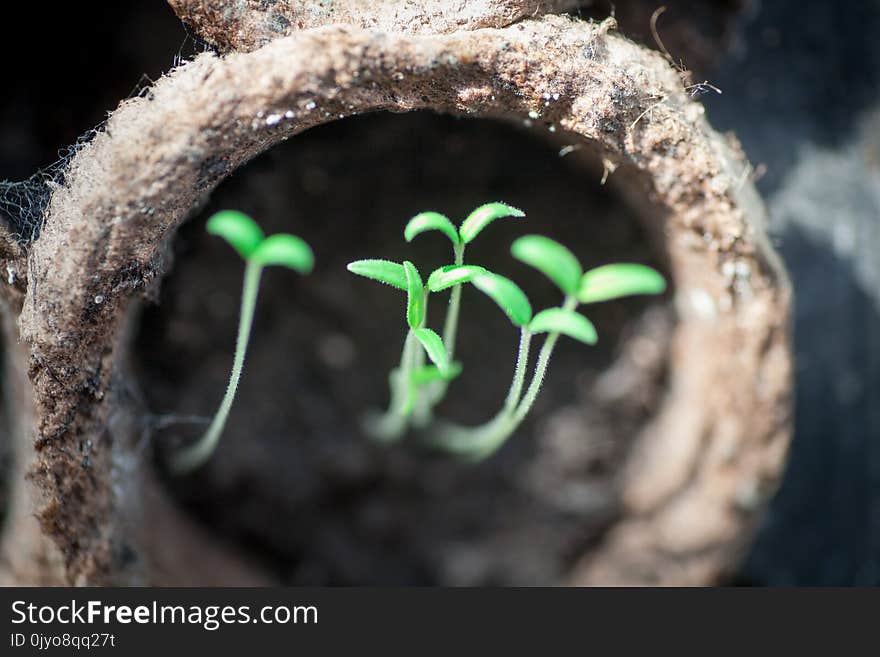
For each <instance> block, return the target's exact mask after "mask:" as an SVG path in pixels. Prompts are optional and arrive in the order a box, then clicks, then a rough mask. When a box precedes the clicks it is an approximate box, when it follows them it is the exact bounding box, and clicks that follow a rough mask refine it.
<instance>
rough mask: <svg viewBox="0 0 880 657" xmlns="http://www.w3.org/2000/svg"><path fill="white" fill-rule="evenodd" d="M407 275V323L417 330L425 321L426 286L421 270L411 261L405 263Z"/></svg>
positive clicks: (404, 268) (404, 267)
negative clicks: (423, 282)
mask: <svg viewBox="0 0 880 657" xmlns="http://www.w3.org/2000/svg"><path fill="white" fill-rule="evenodd" d="M403 270H404V272H405V273H406V296H407V300H406V321H407V322H408V323H409V325H410V328H414V329H417V328H418V327H420V326H421V325H422V322H424V320H425V286H424V285H423V284H422V277H421V276H419V270H418V269H416V266H415V265H414V264H413V263H411V262H410V261H409V260H407V261H405V262H404V263H403Z"/></svg>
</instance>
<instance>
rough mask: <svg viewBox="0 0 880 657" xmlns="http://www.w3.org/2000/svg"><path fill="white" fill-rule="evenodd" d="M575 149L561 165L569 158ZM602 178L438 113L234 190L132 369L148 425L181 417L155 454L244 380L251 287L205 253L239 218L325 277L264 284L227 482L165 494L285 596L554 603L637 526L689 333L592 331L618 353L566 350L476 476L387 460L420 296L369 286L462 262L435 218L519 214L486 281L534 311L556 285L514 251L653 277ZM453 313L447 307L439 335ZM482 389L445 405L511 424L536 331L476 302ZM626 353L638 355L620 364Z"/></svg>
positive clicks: (351, 135)
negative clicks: (376, 266) (232, 213)
mask: <svg viewBox="0 0 880 657" xmlns="http://www.w3.org/2000/svg"><path fill="white" fill-rule="evenodd" d="M565 152H566V151H562V153H563V154H564V153H565ZM599 179H600V175H599V174H596V173H595V172H594V171H591V172H590V173H589V174H585V170H584V168H583V164H582V163H578V162H577V161H576V160H575V159H574V158H572V157H567V156H565V157H563V156H561V155H560V151H559V149H558V147H551V146H548V143H547V142H546V141H545V140H543V139H539V138H538V137H536V136H534V135H532V134H530V133H524V132H522V131H519V130H517V129H514V128H512V127H510V126H508V125H505V124H500V123H494V122H488V121H465V120H458V119H454V118H449V117H440V116H435V115H431V114H426V113H417V114H409V115H404V116H391V115H386V114H381V115H372V116H366V117H359V118H355V119H350V120H346V121H340V122H336V123H334V124H332V125H327V126H324V127H321V128H318V129H314V130H311V131H309V132H307V133H306V134H303V135H300V136H298V137H297V138H296V139H295V140H292V141H291V142H290V143H288V144H286V145H284V146H282V147H280V148H276V149H273V150H272V151H271V152H269V153H267V154H265V155H264V156H261V157H260V158H258V159H257V160H255V161H254V162H252V163H250V164H249V165H248V166H246V167H245V168H243V169H242V170H240V171H238V172H237V173H236V174H235V175H234V176H232V177H231V178H230V179H228V180H227V181H225V182H224V183H223V184H222V185H221V186H220V188H218V190H217V191H216V193H215V194H214V195H213V197H212V199H211V202H210V203H209V205H208V207H206V208H204V210H203V211H202V212H201V213H200V214H199V215H198V216H197V217H195V218H194V219H193V220H192V221H190V222H188V223H187V224H186V225H185V226H183V227H182V228H181V230H180V232H179V235H178V237H177V240H176V242H175V245H174V253H175V264H174V269H173V271H172V272H171V273H170V274H169V276H168V277H167V279H166V280H165V281H164V283H163V287H162V289H161V293H160V299H159V301H160V303H159V304H158V305H153V306H150V307H148V308H146V309H145V311H144V315H143V318H142V322H141V325H140V331H139V334H138V336H137V338H136V344H135V348H134V352H135V363H136V369H137V372H138V375H139V379H140V381H141V384H142V387H143V393H144V396H145V398H146V400H147V403H148V406H149V408H150V409H151V411H152V412H153V413H156V414H157V415H161V416H165V420H166V422H165V424H166V425H167V427H166V428H165V429H163V430H162V431H161V432H157V433H155V434H154V440H156V441H157V442H158V443H163V442H164V443H171V442H173V441H179V440H191V439H194V438H196V437H197V435H198V433H199V431H200V427H198V426H193V425H186V424H183V423H178V424H175V423H174V419H175V418H186V417H187V416H210V415H211V414H212V413H213V412H214V411H215V410H216V407H217V405H218V403H219V400H220V397H221V396H222V394H223V390H224V388H225V385H226V380H227V377H228V375H229V369H230V367H231V361H232V352H233V346H234V340H235V331H236V326H237V321H238V304H239V295H240V287H241V278H242V270H243V266H242V263H241V261H240V259H238V258H237V256H236V255H235V254H234V252H233V251H232V250H231V249H229V247H228V246H227V245H226V244H225V243H223V242H222V241H221V240H218V239H216V238H213V237H211V236H209V235H207V234H206V233H205V231H204V222H205V220H206V218H207V217H208V216H209V215H210V214H211V213H212V212H214V211H216V210H218V209H221V208H235V209H240V210H243V211H245V212H248V213H250V214H251V215H252V216H254V217H255V218H256V219H257V221H258V222H260V223H261V224H262V225H263V227H264V229H266V231H267V233H273V232H278V231H285V232H293V233H296V234H299V235H301V236H302V237H303V238H305V239H306V240H307V241H308V242H309V243H310V244H311V245H312V247H313V248H314V251H315V253H316V257H317V265H316V269H315V271H314V273H313V274H312V275H310V276H308V277H300V276H298V275H296V274H294V273H293V272H290V271H287V270H284V269H281V268H275V269H268V270H266V272H265V274H264V278H263V281H262V284H261V289H260V299H259V303H258V307H257V316H256V321H255V325H254V329H253V332H252V335H251V343H250V348H249V352H248V358H247V362H246V364H245V371H244V376H243V378H242V381H241V384H240V388H239V392H238V396H237V399H236V402H235V405H234V407H233V411H232V413H231V416H230V418H229V422H228V424H227V427H226V431H225V433H224V435H223V437H222V439H221V442H220V445H219V448H218V450H217V452H216V453H215V454H214V456H213V457H212V460H211V461H210V463H209V464H208V465H207V466H206V467H205V468H203V469H202V470H201V471H200V472H198V473H197V474H196V475H194V476H192V477H189V478H185V479H168V485H169V487H170V488H171V490H172V491H173V493H174V495H175V496H176V497H177V498H178V500H179V501H180V503H181V504H183V505H185V506H186V507H187V508H188V509H190V511H191V512H192V514H194V515H195V516H196V517H197V518H199V519H200V520H201V521H202V522H203V523H204V524H206V525H208V526H210V527H211V528H212V529H214V530H215V531H216V532H217V533H218V534H220V535H223V536H225V537H226V538H228V539H232V540H234V541H235V542H237V543H238V544H239V545H240V546H241V547H242V549H243V550H245V551H246V552H247V553H248V554H249V555H250V556H251V557H252V558H257V559H259V560H261V561H262V562H263V563H264V565H266V566H267V567H268V568H270V569H271V570H272V571H273V572H274V573H275V574H276V575H277V577H278V580H279V582H281V583H285V584H552V583H554V582H558V581H561V580H562V579H564V577H565V575H566V573H567V572H568V571H569V569H570V567H571V566H572V564H573V562H574V561H575V560H577V559H578V557H579V556H581V555H582V554H583V553H584V551H585V550H586V549H587V548H588V546H589V545H590V544H591V542H593V541H595V540H596V539H597V537H598V536H600V535H601V532H602V531H603V529H604V528H606V527H607V525H608V523H609V522H610V521H611V520H612V519H613V518H614V516H615V513H616V511H617V500H616V492H615V475H616V473H617V471H618V469H619V466H620V463H621V461H622V460H623V458H624V457H625V454H626V451H627V449H628V447H629V445H630V442H631V439H632V438H634V437H635V435H636V433H637V432H638V430H639V428H640V427H641V426H642V425H643V424H644V422H645V421H646V419H647V417H648V416H649V415H650V413H651V410H652V408H653V407H654V406H655V404H656V402H657V399H658V397H659V392H660V390H661V389H662V386H663V377H664V374H665V362H666V346H667V341H668V336H669V333H670V330H669V329H670V323H671V319H670V317H671V314H670V311H669V309H668V308H667V307H666V306H665V305H664V304H663V303H662V302H660V301H656V300H654V301H653V302H649V301H646V300H644V299H630V300H624V301H620V302H615V303H608V304H599V305H596V306H591V307H589V308H587V309H585V310H587V312H588V313H589V315H590V317H591V319H592V320H593V321H594V323H595V324H596V326H597V328H598V330H599V334H600V342H599V345H597V346H596V347H592V348H590V347H586V346H585V345H582V344H580V343H576V342H574V341H571V340H561V341H560V344H559V347H558V349H557V351H556V352H555V354H554V357H553V361H552V363H551V367H550V369H549V374H548V378H547V381H546V384H545V386H544V388H543V390H542V393H541V396H540V398H539V400H538V403H537V404H536V407H535V408H534V409H533V411H532V414H531V416H530V418H529V420H528V421H527V422H526V423H525V424H524V425H523V426H522V427H521V428H520V430H519V431H518V432H517V433H516V434H515V435H514V436H513V437H512V438H511V439H510V440H509V442H508V444H507V445H506V446H505V447H504V448H503V449H502V450H501V451H500V452H499V453H498V454H497V455H495V456H494V457H492V458H490V459H488V460H487V461H485V462H482V463H480V464H477V465H469V464H466V463H462V462H460V461H458V460H456V459H453V458H450V457H447V456H442V455H438V454H436V453H433V452H430V451H428V450H426V449H424V448H419V447H418V443H417V441H415V440H413V439H412V437H410V438H409V439H407V440H405V441H403V442H402V443H401V444H400V445H397V446H393V447H382V446H379V445H376V444H374V443H373V442H371V441H370V439H368V438H367V437H366V436H364V435H363V433H362V432H361V430H360V419H361V417H362V416H363V414H364V413H365V412H367V411H369V410H370V409H373V408H378V407H382V406H384V405H386V404H387V401H388V400H387V397H388V390H387V375H388V371H389V369H390V368H391V367H393V366H394V365H395V364H396V362H397V361H398V360H399V354H400V348H401V345H402V342H403V338H404V334H405V323H404V305H405V299H404V295H403V294H402V293H400V292H399V291H396V290H394V289H391V288H389V287H386V286H382V285H379V284H378V283H373V282H371V281H367V280H365V279H360V278H356V277H354V276H352V275H351V274H349V273H348V272H347V271H346V269H345V265H346V263H347V262H349V261H351V260H355V259H360V258H388V259H392V260H397V261H400V260H403V259H409V260H412V261H413V262H414V263H416V264H417V266H419V267H420V269H421V271H422V273H423V275H427V273H428V272H430V271H431V270H433V269H434V268H435V267H437V266H440V265H443V264H448V262H450V259H451V254H450V253H449V251H450V249H449V244H448V241H446V240H445V239H444V238H442V237H440V236H439V235H437V236H433V235H426V236H423V237H420V238H418V239H417V240H415V241H414V242H413V243H412V244H407V243H406V242H405V241H404V239H403V235H402V230H403V226H404V225H405V222H406V220H407V219H408V218H409V217H410V216H412V215H413V214H415V213H416V212H419V211H422V210H426V209H433V210H437V211H440V212H443V213H444V214H447V215H448V216H449V217H450V218H452V219H453V220H454V221H456V222H458V221H460V220H461V219H462V218H463V217H464V216H466V214H467V213H468V212H469V211H470V210H472V209H473V208H474V207H476V206H477V205H479V204H481V203H484V202H486V201H489V200H504V201H506V202H508V203H511V204H513V205H515V206H518V207H521V208H523V209H524V210H525V211H526V213H527V215H528V216H527V219H526V220H524V221H516V220H501V221H498V222H496V223H495V224H493V225H492V226H491V227H489V228H488V229H487V230H486V231H485V232H484V233H483V234H481V235H480V237H479V238H478V239H477V240H476V241H475V242H474V243H473V245H472V248H469V251H468V261H469V262H471V263H474V264H482V265H484V266H487V267H489V268H490V269H492V270H493V271H498V272H499V273H503V274H505V275H507V276H510V277H511V278H513V279H514V280H515V281H517V282H518V283H519V284H520V285H521V286H522V287H523V289H524V290H525V291H526V293H527V294H528V296H529V298H530V300H531V302H532V305H533V307H534V308H535V309H536V310H539V309H543V308H546V307H550V306H554V305H558V304H559V302H560V297H559V293H558V291H557V290H556V289H555V287H554V286H553V285H552V284H551V283H550V282H549V281H547V280H546V279H544V278H543V277H542V276H541V275H540V274H538V273H537V272H534V271H533V270H530V269H528V268H526V267H525V266H522V265H520V264H519V263H517V262H516V261H515V260H513V258H511V256H510V254H509V248H510V243H511V242H512V241H513V239H515V237H517V236H519V235H522V234H526V233H533V232H537V233H542V234H546V235H548V236H550V237H553V238H555V239H558V240H559V241H561V242H563V243H564V244H567V245H568V246H569V247H570V248H571V249H572V250H573V251H574V252H575V254H576V255H577V256H578V257H579V258H580V260H581V261H582V263H583V264H584V265H585V266H586V267H592V266H597V265H600V264H605V263H608V262H615V261H629V262H640V263H645V264H649V265H653V266H655V267H659V268H661V269H662V265H660V264H658V257H657V256H658V254H657V253H655V252H652V246H651V244H650V243H649V239H648V237H647V236H646V234H645V233H644V232H643V231H642V229H641V228H640V226H639V224H638V222H637V221H636V220H635V217H634V216H633V215H632V214H631V213H630V212H629V211H628V210H627V209H626V206H625V205H624V204H623V203H621V201H620V199H618V198H616V197H615V196H614V195H613V194H612V193H611V192H610V191H609V190H608V189H607V188H603V187H602V186H601V185H600V184H599ZM445 298H446V295H438V296H437V298H436V299H435V298H434V297H432V302H431V307H430V317H429V324H430V325H432V326H434V327H435V328H439V327H440V326H442V317H443V312H444V311H445V307H444V306H445ZM459 344H460V348H459V354H458V356H459V358H460V360H461V361H462V362H463V364H464V368H465V369H464V373H463V374H462V376H461V377H460V378H459V379H458V380H457V381H456V382H455V384H454V385H453V387H452V389H451V392H450V394H449V396H448V398H447V400H446V401H444V403H443V404H442V406H441V407H440V412H441V414H442V415H444V416H446V417H449V418H450V419H454V420H456V421H460V422H465V423H478V422H481V421H484V420H487V419H489V418H490V417H491V416H492V415H494V413H495V412H496V410H497V409H498V408H499V406H500V404H501V402H502V400H503V398H504V395H505V392H506V390H507V386H508V385H509V383H510V378H511V375H512V372H513V366H514V362H515V356H516V344H517V332H516V330H515V329H514V328H513V327H512V326H511V325H510V324H509V322H508V321H507V319H506V318H505V317H504V315H503V314H502V313H501V312H500V311H498V309H497V308H496V307H495V306H494V305H493V304H492V303H491V302H490V301H489V300H488V299H485V298H484V297H482V295H480V294H479V293H477V292H476V291H475V290H472V289H466V290H465V293H464V299H463V310H462V327H461V332H460V338H459ZM623 347H625V348H623Z"/></svg>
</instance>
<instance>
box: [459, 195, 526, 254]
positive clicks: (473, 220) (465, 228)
mask: <svg viewBox="0 0 880 657" xmlns="http://www.w3.org/2000/svg"><path fill="white" fill-rule="evenodd" d="M525 216H526V213H525V212H523V211H522V210H520V209H518V208H515V207H513V206H511V205H507V204H505V203H500V202H495V203H486V204H485V205H481V206H480V207H478V208H477V209H476V210H474V211H473V212H471V213H470V214H469V215H468V217H467V219H465V220H464V221H463V222H462V224H461V228H459V230H458V234H459V235H460V236H461V241H462V242H464V243H465V244H467V243H468V242H471V241H473V239H474V238H475V237H476V236H477V235H479V234H480V231H482V230H483V229H484V228H485V227H486V226H488V225H489V224H490V223H492V222H493V221H495V220H496V219H502V218H504V217H525Z"/></svg>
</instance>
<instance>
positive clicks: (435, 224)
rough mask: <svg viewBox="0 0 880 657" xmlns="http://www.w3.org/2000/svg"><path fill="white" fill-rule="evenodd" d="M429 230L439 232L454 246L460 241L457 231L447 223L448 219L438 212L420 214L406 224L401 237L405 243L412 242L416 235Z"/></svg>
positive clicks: (450, 223)
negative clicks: (404, 239)
mask: <svg viewBox="0 0 880 657" xmlns="http://www.w3.org/2000/svg"><path fill="white" fill-rule="evenodd" d="M429 230H439V231H440V232H441V233H443V234H444V235H446V237H448V238H449V240H450V241H451V242H452V244H453V245H455V246H457V245H458V244H459V243H460V241H461V239H460V238H459V236H458V231H457V230H456V229H455V226H453V225H452V222H451V221H449V219H448V217H446V216H444V215H442V214H440V213H439V212H420V213H419V214H417V215H416V216H415V217H413V218H412V219H410V220H409V222H408V223H407V224H406V228H404V229H403V236H404V237H405V238H406V241H407V242H412V241H413V238H415V236H416V235H419V234H421V233H424V232H425V231H429Z"/></svg>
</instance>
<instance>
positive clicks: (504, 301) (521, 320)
mask: <svg viewBox="0 0 880 657" xmlns="http://www.w3.org/2000/svg"><path fill="white" fill-rule="evenodd" d="M471 283H472V284H473V285H474V287H476V288H477V289H478V290H480V291H481V292H482V293H483V294H486V295H488V296H489V297H490V298H491V299H492V300H493V301H494V302H495V303H497V304H498V306H499V307H500V308H501V310H503V311H504V312H505V313H506V314H507V316H508V317H509V318H510V321H511V322H513V323H514V324H515V325H516V326H525V325H526V324H528V323H529V320H530V319H531V318H532V305H531V304H530V303H529V299H528V297H526V295H525V293H524V292H523V291H522V290H521V289H520V288H519V286H518V285H517V284H516V283H514V282H513V281H512V280H510V279H509V278H505V277H504V276H499V275H498V274H493V273H492V272H488V271H487V272H485V273H483V274H479V275H477V276H474V278H473V280H472V281H471Z"/></svg>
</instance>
